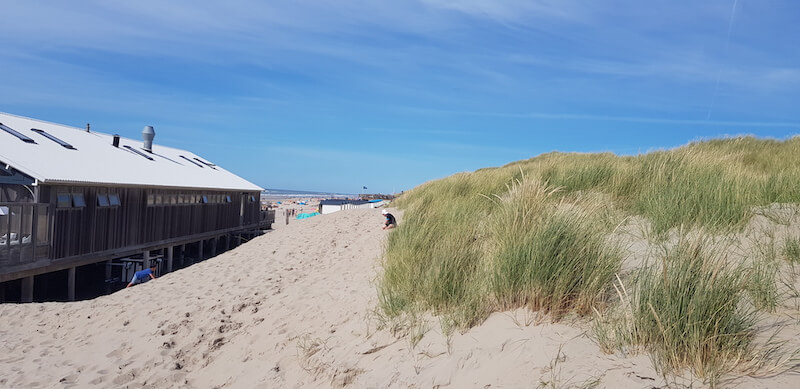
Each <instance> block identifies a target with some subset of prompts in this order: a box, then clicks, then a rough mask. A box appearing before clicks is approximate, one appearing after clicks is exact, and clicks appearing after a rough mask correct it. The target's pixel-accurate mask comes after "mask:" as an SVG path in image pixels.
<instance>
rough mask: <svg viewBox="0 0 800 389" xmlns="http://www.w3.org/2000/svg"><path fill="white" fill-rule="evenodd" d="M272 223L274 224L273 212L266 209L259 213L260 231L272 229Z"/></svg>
mask: <svg viewBox="0 0 800 389" xmlns="http://www.w3.org/2000/svg"><path fill="white" fill-rule="evenodd" d="M272 223H275V210H274V209H268V210H263V211H261V215H260V218H259V222H258V225H259V227H260V228H261V229H264V230H266V229H269V228H272Z"/></svg>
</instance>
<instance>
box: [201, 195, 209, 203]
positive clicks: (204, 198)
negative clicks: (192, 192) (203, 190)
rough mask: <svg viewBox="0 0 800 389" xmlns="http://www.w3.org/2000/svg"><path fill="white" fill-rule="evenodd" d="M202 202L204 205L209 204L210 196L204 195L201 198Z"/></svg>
mask: <svg viewBox="0 0 800 389" xmlns="http://www.w3.org/2000/svg"><path fill="white" fill-rule="evenodd" d="M200 202H201V203H203V204H205V203H208V196H206V195H203V196H202V197H200Z"/></svg>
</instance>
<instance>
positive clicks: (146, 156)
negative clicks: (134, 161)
mask: <svg viewBox="0 0 800 389" xmlns="http://www.w3.org/2000/svg"><path fill="white" fill-rule="evenodd" d="M124 147H125V148H126V149H128V150H130V151H131V152H132V153H135V154H139V155H141V156H142V157H145V158H147V159H149V160H151V161H153V160H154V159H153V158H152V157H150V156H149V155H147V154H145V153H142V152H141V151H139V150H136V149H134V148H133V147H131V146H128V145H125V146H124Z"/></svg>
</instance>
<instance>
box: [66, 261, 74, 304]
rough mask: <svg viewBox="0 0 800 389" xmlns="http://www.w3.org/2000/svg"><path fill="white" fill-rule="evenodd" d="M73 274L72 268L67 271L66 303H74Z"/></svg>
mask: <svg viewBox="0 0 800 389" xmlns="http://www.w3.org/2000/svg"><path fill="white" fill-rule="evenodd" d="M75 272H76V268H74V267H71V268H69V269H67V301H75Z"/></svg>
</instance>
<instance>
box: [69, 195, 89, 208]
mask: <svg viewBox="0 0 800 389" xmlns="http://www.w3.org/2000/svg"><path fill="white" fill-rule="evenodd" d="M72 206H74V207H78V208H83V207H85V206H86V199H84V198H83V194H82V193H73V194H72Z"/></svg>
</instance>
